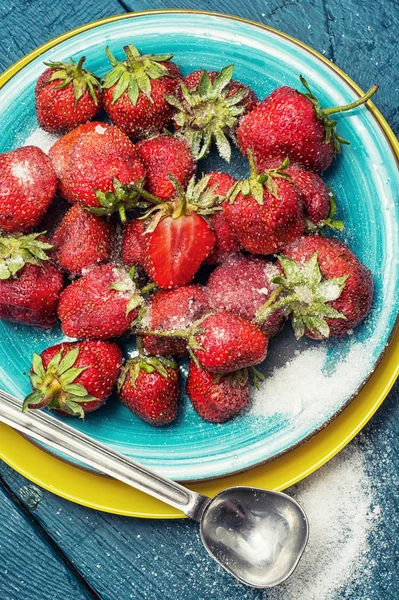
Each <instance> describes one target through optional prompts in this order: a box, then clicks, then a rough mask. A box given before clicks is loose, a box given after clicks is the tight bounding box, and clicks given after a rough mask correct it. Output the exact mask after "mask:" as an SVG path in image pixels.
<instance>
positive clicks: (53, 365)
mask: <svg viewBox="0 0 399 600" xmlns="http://www.w3.org/2000/svg"><path fill="white" fill-rule="evenodd" d="M78 355H79V348H78V347H76V348H73V349H72V350H69V352H65V351H64V350H63V349H62V350H61V351H60V352H58V353H57V354H56V355H55V356H53V358H52V359H51V360H50V362H49V364H48V365H47V368H46V369H45V368H44V366H43V360H42V357H41V356H40V355H39V354H36V352H35V353H34V354H33V361H32V372H31V373H30V381H31V384H32V388H33V390H34V391H33V392H32V393H31V394H28V396H26V398H25V400H24V403H23V406H22V410H23V412H26V411H27V410H28V409H29V408H35V409H37V408H44V407H45V406H47V408H49V409H59V410H62V411H64V412H66V413H68V414H70V415H77V416H79V417H81V418H82V419H83V417H84V410H83V408H82V406H81V403H82V402H91V401H93V400H98V398H95V397H94V396H90V395H89V394H88V393H87V390H86V388H85V387H83V386H82V385H80V384H78V383H74V381H75V380H76V379H77V377H79V375H80V374H81V373H83V371H85V370H86V369H88V368H89V367H77V368H76V367H74V364H75V362H76V359H77V357H78Z"/></svg>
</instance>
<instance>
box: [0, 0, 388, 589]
mask: <svg viewBox="0 0 399 600" xmlns="http://www.w3.org/2000/svg"><path fill="white" fill-rule="evenodd" d="M156 8H196V9H203V10H213V11H219V12H226V13H231V14H235V15H239V16H241V17H245V18H248V19H252V20H256V21H259V22H261V23H265V24H268V25H271V26H273V27H275V28H277V29H280V30H281V31H284V32H286V33H288V34H291V35H293V36H295V37H297V38H299V39H300V40H302V41H303V42H306V43H307V44H309V45H310V46H313V47H314V48H315V49H316V50H318V51H319V52H321V53H322V54H324V55H325V56H327V57H328V58H329V59H331V60H332V61H333V62H335V63H336V64H337V65H338V66H340V67H341V68H342V69H343V70H344V71H345V72H346V73H348V74H349V75H350V76H351V77H352V78H353V79H354V80H355V81H356V82H357V83H358V84H359V85H360V86H361V87H362V88H363V89H367V88H368V87H370V84H371V83H373V82H374V81H377V82H378V83H379V84H380V86H381V87H380V91H379V94H378V97H376V100H375V102H376V104H377V106H378V107H379V108H380V110H381V111H382V113H383V114H384V116H385V117H386V118H387V120H388V122H389V124H390V125H391V127H392V129H393V130H394V131H395V133H396V134H397V133H398V131H399V102H398V99H399V89H398V77H397V76H398V72H399V46H398V44H397V37H398V33H399V27H398V21H399V15H398V5H397V3H396V1H395V0H384V2H373V3H371V2H369V0H267V1H266V0H251V1H246V2H243V1H241V0H222V1H218V2H216V1H215V0H197V1H194V0H186V1H183V0H181V1H180V2H174V1H171V0H164V1H160V0H148V1H147V0H146V1H134V0H94V1H93V0H79V1H76V0H63V1H62V2H60V3H57V2H54V1H50V0H8V1H7V2H6V1H5V0H0V19H1V20H0V22H1V36H0V69H5V68H6V67H8V66H9V65H10V64H11V63H13V62H14V61H16V60H17V59H18V58H20V57H21V56H23V55H24V54H26V53H27V52H29V51H30V50H32V49H33V48H35V47H36V46H38V45H40V44H42V43H43V42H45V41H47V40H49V39H51V38H53V37H55V36H57V35H59V34H61V33H63V32H65V31H67V30H69V29H71V28H73V27H77V26H78V25H81V24H84V23H87V22H89V21H93V20H96V19H100V18H102V17H106V16H109V15H114V14H120V13H123V12H129V11H137V10H146V9H156ZM398 399H399V385H398V384H397V385H396V386H395V387H394V389H393V390H392V391H391V393H390V395H389V397H388V398H387V400H386V401H385V403H384V405H383V406H382V408H381V410H380V411H379V412H378V414H377V415H376V416H375V417H374V419H373V420H372V421H371V422H370V423H369V424H368V426H367V427H366V429H365V431H364V435H363V434H362V439H361V441H360V442H359V441H357V442H355V443H356V444H357V446H358V450H359V452H362V453H363V458H364V461H365V465H366V469H367V470H368V472H369V474H370V477H371V478H372V481H373V485H374V488H375V490H374V498H375V502H376V503H377V504H378V505H379V506H381V508H382V517H381V518H380V519H378V523H377V524H376V525H375V526H374V527H373V529H372V531H371V532H370V534H369V543H370V546H371V547H370V550H369V554H370V557H371V559H370V561H369V567H368V569H367V577H365V576H364V574H363V573H358V574H357V575H356V577H355V580H354V581H352V582H348V585H347V586H346V587H345V586H344V587H343V588H342V589H341V590H339V591H338V592H337V593H336V592H331V591H327V592H325V594H324V595H322V596H320V597H319V598H317V600H334V598H336V597H340V598H341V597H342V598H351V600H366V599H368V598H370V599H371V598H372V599H373V600H383V599H384V600H385V599H392V600H393V599H395V600H398V599H399V519H398V513H399V486H398V477H399V441H398V440H399V405H398V403H397V400H398ZM336 460H339V458H338V459H336ZM310 486H311V484H310ZM294 493H295V490H294ZM349 584H350V587H348V586H349ZM326 589H327V588H326ZM310 596H311V593H310V592H309V597H310ZM268 597H269V595H268V594H267V593H263V592H260V591H256V590H250V589H248V588H245V587H244V586H242V585H240V584H238V583H236V582H234V581H233V580H232V578H230V577H229V576H228V575H227V574H225V573H224V572H221V570H220V569H219V568H218V567H217V566H216V565H215V564H214V563H213V562H212V561H211V560H210V559H208V558H207V556H206V554H205V553H204V552H202V550H201V543H200V540H199V536H198V531H197V526H196V525H195V524H193V523H190V522H188V521H174V522H166V521H155V520H154V521H151V520H147V521H144V520H139V519H132V518H131V519H128V518H122V517H116V516H113V515H108V514H104V513H100V512H95V511H93V510H90V509H86V508H83V507H80V506H77V505H74V504H72V503H69V502H68V501H66V500H62V499H60V498H58V497H56V496H54V495H52V494H51V493H49V492H45V491H41V490H39V489H38V488H36V487H35V486H33V485H32V484H30V483H29V481H27V480H25V479H24V478H23V477H22V476H20V475H18V474H17V473H15V472H14V471H12V470H11V469H10V468H9V467H7V466H6V465H4V464H2V465H0V599H1V600H25V599H26V600H72V599H73V600H83V599H86V598H97V599H98V598H101V599H103V600H127V599H129V598H133V599H135V600H142V599H150V600H160V599H164V598H165V599H168V600H182V599H183V598H184V599H185V600H202V599H204V600H205V599H206V600H208V599H210V598H214V599H215V600H239V599H240V600H241V599H244V598H245V599H248V600H257V599H259V600H260V599H261V598H268ZM273 598H276V596H273ZM279 598H281V600H291V598H290V596H289V595H287V594H286V593H281V595H280V596H279ZM312 599H313V596H312ZM303 600H308V598H307V597H306V596H303Z"/></svg>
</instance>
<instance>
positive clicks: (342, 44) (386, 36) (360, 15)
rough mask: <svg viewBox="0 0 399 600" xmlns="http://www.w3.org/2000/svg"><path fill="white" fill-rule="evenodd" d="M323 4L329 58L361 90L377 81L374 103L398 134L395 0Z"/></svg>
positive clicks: (327, 1)
mask: <svg viewBox="0 0 399 600" xmlns="http://www.w3.org/2000/svg"><path fill="white" fill-rule="evenodd" d="M324 5H325V9H326V12H327V15H328V26H329V31H330V35H331V43H332V47H333V48H334V51H333V52H334V55H333V56H332V57H331V58H333V59H334V62H335V63H336V64H337V65H338V66H339V67H341V69H343V70H344V71H345V73H347V74H348V75H349V76H350V77H352V78H353V79H354V80H355V81H356V83H358V84H359V85H360V87H362V88H363V89H364V90H366V89H368V88H370V87H371V86H372V84H373V83H378V84H379V85H380V89H379V91H378V94H377V95H376V96H375V104H376V105H377V106H378V108H379V109H380V110H381V112H382V114H383V115H384V116H385V117H386V119H387V121H388V122H389V124H390V125H391V127H392V129H393V130H394V131H395V133H396V134H398V132H399V80H398V73H399V44H398V43H397V40H398V28H399V27H398V26H399V6H398V3H397V2H396V1H395V0H388V1H386V0H385V1H384V2H379V3H373V2H364V1H363V0H351V2H350V10H349V9H348V2H347V1H346V0H324ZM373 101H374V100H373Z"/></svg>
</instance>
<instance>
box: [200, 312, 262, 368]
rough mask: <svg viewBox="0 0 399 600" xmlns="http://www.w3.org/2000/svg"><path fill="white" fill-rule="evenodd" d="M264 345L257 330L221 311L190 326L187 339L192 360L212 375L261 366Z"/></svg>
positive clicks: (248, 323) (260, 332) (259, 331)
mask: <svg viewBox="0 0 399 600" xmlns="http://www.w3.org/2000/svg"><path fill="white" fill-rule="evenodd" d="M267 343H268V340H267V337H266V335H265V334H264V333H263V332H262V331H261V330H260V329H259V328H258V327H256V326H255V325H253V324H252V323H250V322H249V321H247V320H246V319H243V318H242V317H239V316H238V315H235V314H233V313H230V312H227V311H224V310H217V311H215V312H213V313H212V314H210V315H206V316H205V317H203V318H202V319H200V320H199V321H197V322H196V323H194V325H193V327H192V328H191V330H190V335H189V338H188V347H189V351H190V354H191V357H192V358H193V360H195V362H198V363H200V365H201V366H202V367H203V368H204V369H206V370H207V371H211V372H212V373H231V372H232V371H238V370H239V369H243V368H245V367H251V366H252V365H256V364H258V363H260V362H262V361H263V360H264V359H265V358H266V352H267Z"/></svg>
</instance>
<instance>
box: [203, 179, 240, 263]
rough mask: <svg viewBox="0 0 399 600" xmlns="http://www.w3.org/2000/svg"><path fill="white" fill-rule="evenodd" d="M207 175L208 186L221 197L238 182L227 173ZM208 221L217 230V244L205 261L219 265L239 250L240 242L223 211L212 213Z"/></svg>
mask: <svg viewBox="0 0 399 600" xmlns="http://www.w3.org/2000/svg"><path fill="white" fill-rule="evenodd" d="M207 177H209V181H208V188H213V190H214V191H215V193H216V194H219V195H220V196H221V197H224V196H226V195H227V194H228V192H229V191H230V189H231V188H232V187H233V185H234V184H235V182H236V180H235V179H234V178H233V177H231V176H230V175H228V174H227V173H216V172H211V173H207ZM222 206H223V205H222ZM208 222H209V223H210V225H211V226H212V229H213V231H214V232H215V235H216V244H215V247H214V249H213V250H212V252H211V253H210V255H209V256H208V258H207V259H206V261H205V262H206V263H207V264H209V265H217V264H219V263H220V262H222V261H223V260H225V259H226V258H227V257H228V256H230V255H231V254H235V253H236V252H239V250H240V244H239V242H238V239H237V236H236V234H235V233H234V231H233V230H232V229H231V227H230V225H229V224H228V223H227V221H226V219H225V216H224V214H223V211H220V210H219V211H216V212H214V213H213V214H210V215H209V216H208Z"/></svg>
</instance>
